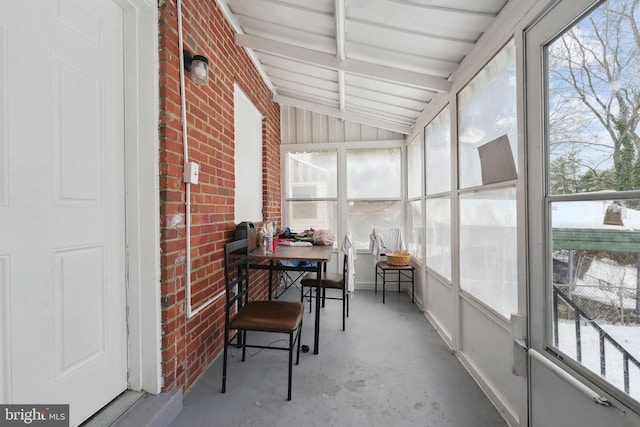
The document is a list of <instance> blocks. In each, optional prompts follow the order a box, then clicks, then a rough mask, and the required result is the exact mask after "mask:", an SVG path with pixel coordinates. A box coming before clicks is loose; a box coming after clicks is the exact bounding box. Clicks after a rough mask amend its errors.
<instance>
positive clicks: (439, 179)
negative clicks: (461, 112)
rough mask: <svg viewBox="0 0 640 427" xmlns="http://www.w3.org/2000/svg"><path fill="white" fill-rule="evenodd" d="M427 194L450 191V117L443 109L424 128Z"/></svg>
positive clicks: (447, 109) (446, 109) (446, 110)
mask: <svg viewBox="0 0 640 427" xmlns="http://www.w3.org/2000/svg"><path fill="white" fill-rule="evenodd" d="M424 133H425V141H426V161H425V163H426V170H427V194H437V193H444V192H445V191H451V116H450V111H449V107H447V108H445V109H444V110H442V111H441V112H440V114H438V116H437V117H436V118H435V119H433V121H432V122H431V123H429V125H428V126H427V127H426V128H425V130H424Z"/></svg>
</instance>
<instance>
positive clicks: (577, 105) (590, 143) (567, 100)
mask: <svg viewBox="0 0 640 427" xmlns="http://www.w3.org/2000/svg"><path fill="white" fill-rule="evenodd" d="M639 15H640V5H638V3H637V2H625V1H610V2H608V3H605V4H603V6H601V7H599V8H598V9H596V10H594V11H593V13H591V14H590V15H589V16H588V17H587V18H585V19H583V20H581V21H580V22H578V23H577V24H576V25H575V26H574V27H573V28H571V29H570V30H568V31H567V32H566V33H564V34H563V35H562V36H561V37H560V38H558V39H557V40H555V41H554V42H553V43H551V44H550V45H549V46H548V48H547V51H546V52H547V58H548V61H547V63H548V75H547V76H548V104H549V112H548V118H547V119H548V131H549V153H550V166H549V167H550V169H551V171H550V177H549V178H550V186H551V188H550V191H551V192H552V193H553V194H562V193H582V192H589V191H601V190H617V191H625V190H639V189H640V160H639V157H638V151H639V150H640V135H639V133H638V123H639V122H640V85H639V84H638V83H639V81H640V80H639V79H638V76H639V75H640V55H638V51H639V49H640V40H638V38H637V34H636V31H637V26H638V23H639V21H638V18H636V19H635V21H634V20H633V17H637V16H639ZM629 17H631V19H629ZM601 58H605V59H607V60H602V59H601Z"/></svg>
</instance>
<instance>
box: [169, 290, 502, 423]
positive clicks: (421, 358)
mask: <svg viewBox="0 0 640 427" xmlns="http://www.w3.org/2000/svg"><path fill="white" fill-rule="evenodd" d="M296 298H299V292H298V290H297V289H296V288H291V289H289V290H288V291H287V292H286V293H285V294H284V295H283V296H282V297H281V299H296ZM350 304H351V310H350V317H349V318H348V319H347V330H346V331H345V332H343V331H342V330H341V304H340V302H339V301H329V300H328V301H327V303H326V307H325V308H324V309H322V312H321V329H320V352H319V354H318V355H314V354H313V351H310V352H309V353H301V354H300V364H299V365H297V366H295V365H294V368H293V398H292V400H291V401H287V400H286V397H287V353H286V352H285V351H278V350H262V351H260V350H258V349H248V350H247V351H248V355H247V360H246V361H245V362H244V363H242V362H241V360H240V359H241V357H240V356H241V355H240V352H239V351H238V350H237V349H233V350H232V351H231V353H230V354H231V357H230V358H229V366H228V373H227V392H226V393H225V394H222V393H220V387H221V376H222V357H218V358H217V359H216V360H215V361H214V363H213V364H212V365H211V366H210V367H209V368H208V370H207V371H206V372H204V373H203V375H202V376H201V377H200V378H199V379H198V381H196V383H195V384H194V385H193V386H192V387H191V389H190V390H189V391H188V392H187V393H186V394H185V396H184V401H183V405H184V407H183V409H182V411H181V412H180V414H178V416H177V417H176V418H175V419H174V421H173V422H172V423H171V424H170V426H171V427H187V426H188V427H200V426H202V427H204V426H206V427H232V426H238V427H240V426H243V427H244V426H274V427H287V426H305V427H309V426H323V427H325V426H340V427H343V426H363V427H365V426H366V427H371V426H381V427H382V426H384V427H388V426H420V427H462V426H474V427H484V426H507V423H506V422H505V421H504V419H503V418H502V417H501V415H500V413H498V411H497V410H496V409H495V407H494V406H493V405H492V404H491V402H490V401H489V400H488V399H487V398H486V396H485V395H484V394H483V393H482V391H481V390H480V388H479V387H478V386H477V384H476V383H475V382H474V381H473V379H472V378H471V376H470V375H469V373H468V372H467V371H466V370H465V369H464V368H463V366H462V365H461V364H460V362H459V361H458V360H457V359H456V358H455V356H454V355H452V354H451V352H450V350H449V348H448V347H447V346H446V344H445V343H444V341H443V340H442V339H441V338H440V336H439V335H438V333H437V332H436V331H435V329H434V328H433V327H432V326H431V324H430V323H429V322H428V321H427V319H426V318H425V317H424V315H423V313H421V312H420V311H419V310H418V308H417V306H416V305H413V304H411V299H410V298H409V296H407V294H405V293H401V294H399V293H397V292H393V291H392V292H389V291H387V298H386V304H384V305H383V304H382V295H381V293H380V292H378V294H377V295H376V294H374V292H373V291H356V293H355V295H354V297H353V298H352V299H351V301H350ZM264 335H266V337H258V336H257V334H254V339H257V338H261V339H262V338H264V339H266V340H267V341H266V342H272V341H273V340H276V339H279V338H280V337H282V336H278V335H275V334H264ZM249 339H251V335H250V336H249ZM302 343H303V344H307V345H309V347H311V350H313V314H310V313H309V312H308V309H307V310H306V315H305V319H304V329H303V332H302ZM249 354H251V356H249Z"/></svg>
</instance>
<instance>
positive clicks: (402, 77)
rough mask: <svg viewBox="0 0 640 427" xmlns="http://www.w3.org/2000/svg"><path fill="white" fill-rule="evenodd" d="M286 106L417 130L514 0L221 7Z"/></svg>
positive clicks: (228, 2) (229, 3)
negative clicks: (422, 115) (423, 115)
mask: <svg viewBox="0 0 640 427" xmlns="http://www.w3.org/2000/svg"><path fill="white" fill-rule="evenodd" d="M216 1H217V2H218V3H219V4H220V5H221V6H222V9H223V10H224V11H225V13H227V17H228V18H229V20H230V21H231V22H232V23H233V25H234V28H235V29H236V31H237V35H236V43H237V44H238V45H240V46H243V47H245V48H247V49H248V50H250V51H251V53H252V56H253V58H254V59H255V60H257V62H258V65H259V67H260V68H261V69H262V72H263V75H264V76H265V78H266V79H268V80H269V84H270V86H271V87H272V88H273V90H274V100H275V101H276V102H279V103H280V104H282V105H289V106H292V107H298V108H304V109H306V110H309V111H314V112H317V113H320V114H326V115H329V116H333V117H338V118H342V119H348V120H352V121H359V122H360V123H363V124H368V125H372V126H377V127H380V128H384V129H388V130H392V131H395V132H402V133H405V134H406V133H410V132H411V130H412V126H413V125H414V124H415V120H416V118H417V117H418V116H419V115H420V113H421V112H422V111H423V110H424V109H425V107H426V106H427V105H428V104H429V102H430V101H431V100H432V99H433V97H434V96H435V95H436V94H437V93H439V92H447V91H448V90H449V89H450V87H451V84H450V82H449V81H448V79H449V78H450V77H451V75H452V74H453V73H454V72H455V71H456V70H457V68H458V66H459V65H460V62H461V61H462V60H463V59H464V58H465V56H466V55H468V54H469V52H470V51H471V49H472V48H473V46H474V45H475V43H476V42H477V41H478V39H479V38H480V36H481V35H482V34H483V33H484V32H485V31H486V30H487V29H488V28H489V27H490V26H491V24H492V23H493V22H494V20H495V18H496V16H497V15H498V13H499V12H500V10H502V8H503V7H504V6H505V4H506V3H507V0H482V1H478V0H216Z"/></svg>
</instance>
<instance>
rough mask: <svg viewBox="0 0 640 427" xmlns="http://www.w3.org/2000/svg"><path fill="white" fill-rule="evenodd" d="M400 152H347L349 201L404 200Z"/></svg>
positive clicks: (393, 149) (371, 150) (373, 149)
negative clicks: (373, 199) (402, 197)
mask: <svg viewBox="0 0 640 427" xmlns="http://www.w3.org/2000/svg"><path fill="white" fill-rule="evenodd" d="M400 154H401V152H400V148H372V149H363V150H348V151H347V197H348V198H349V199H372V198H376V199H384V198H391V199H393V198H398V199H399V198H400V197H401V196H402V194H401V189H402V187H401V182H402V168H401V166H400V164H401V160H402V159H401V156H400Z"/></svg>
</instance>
